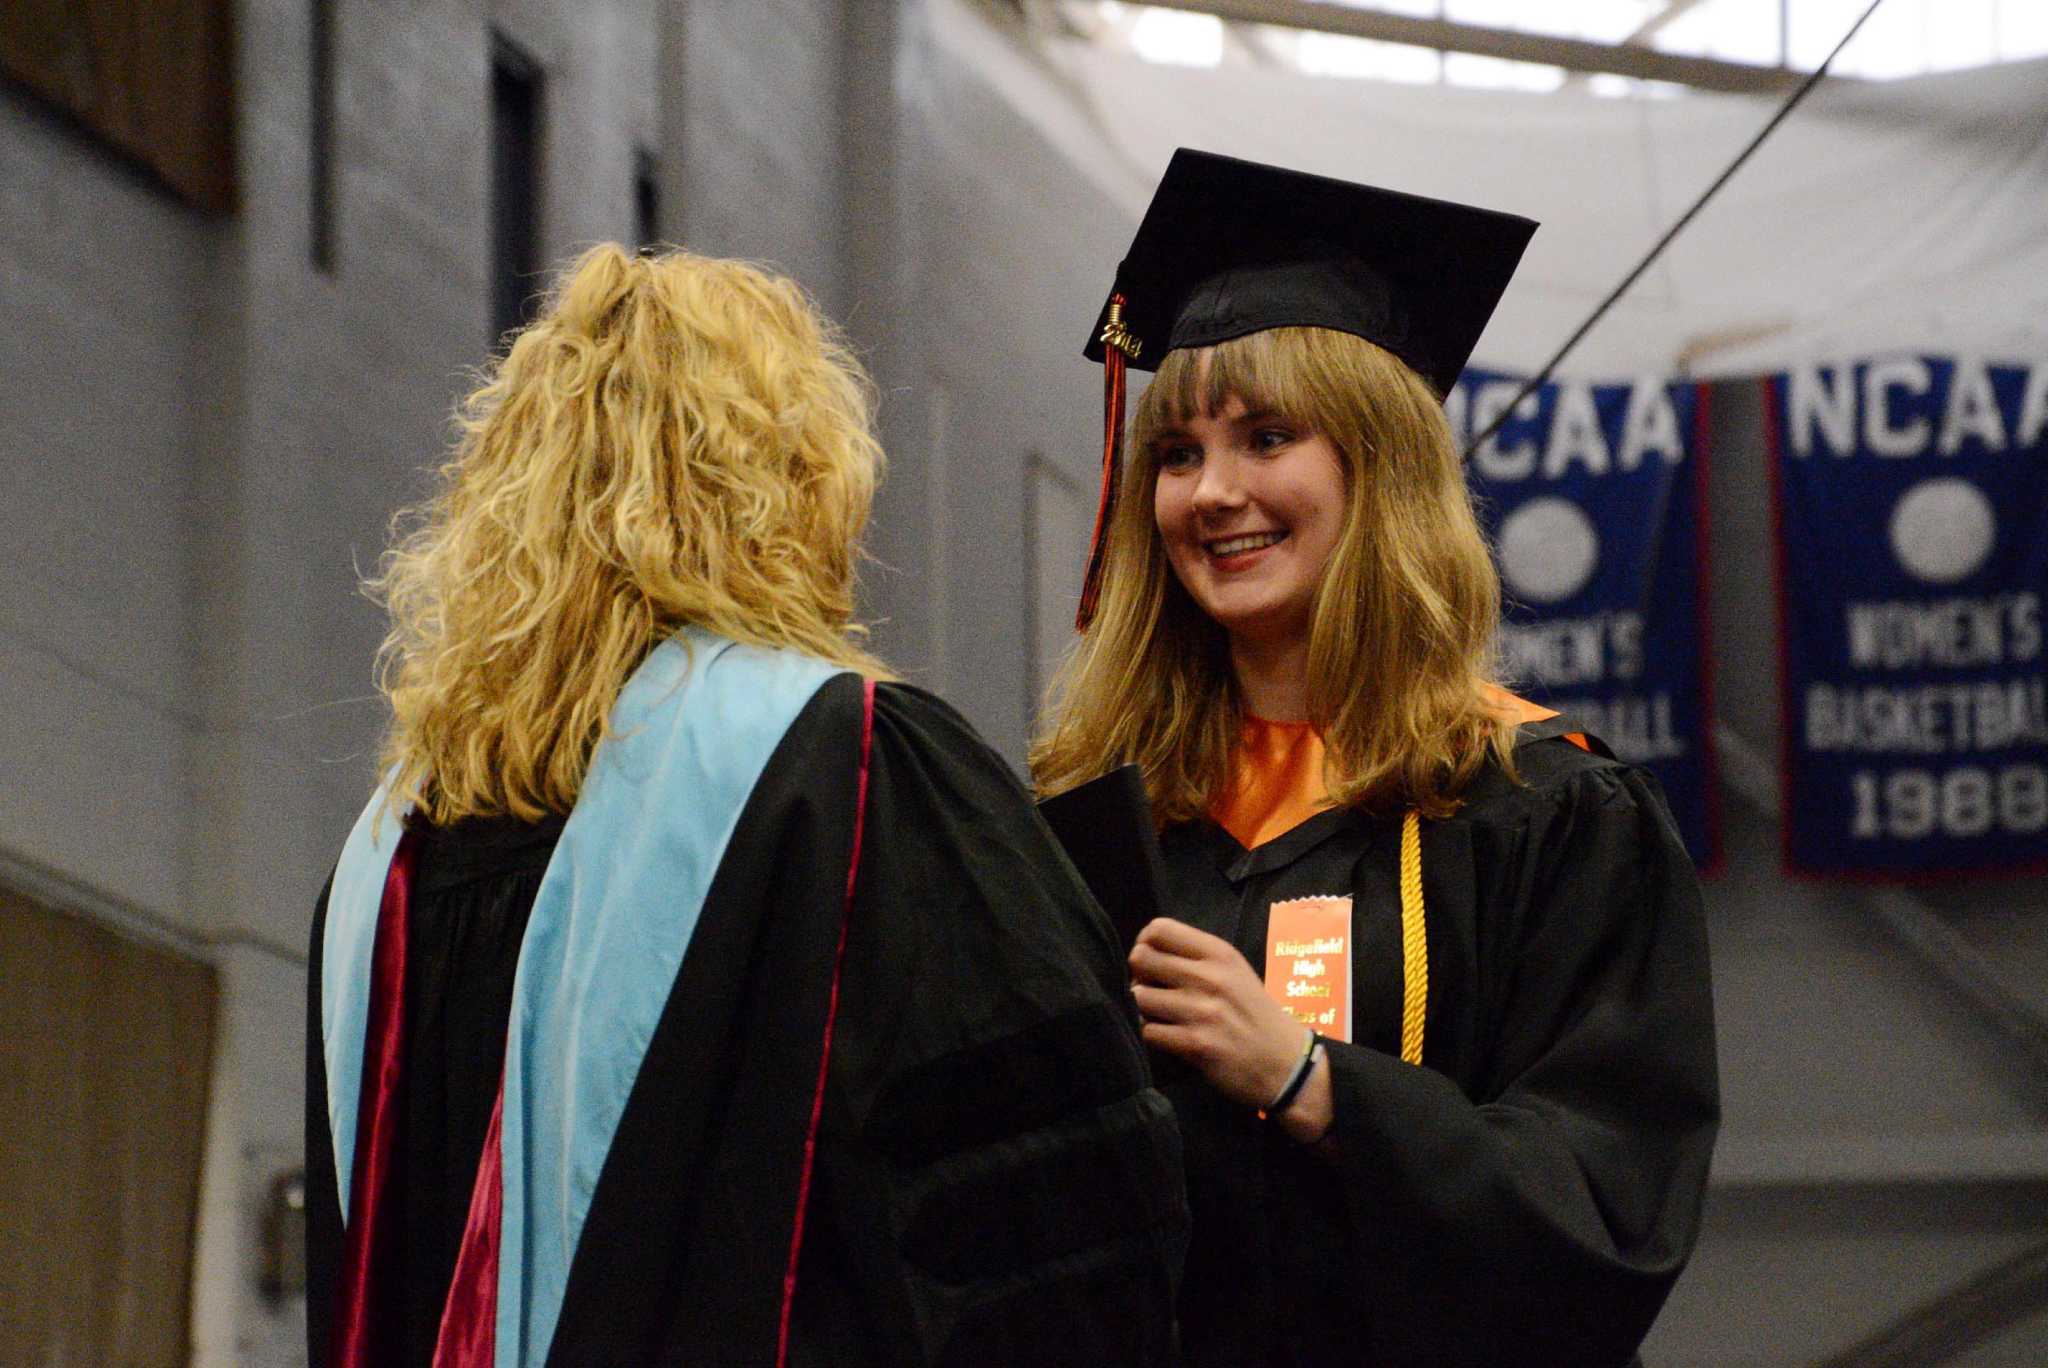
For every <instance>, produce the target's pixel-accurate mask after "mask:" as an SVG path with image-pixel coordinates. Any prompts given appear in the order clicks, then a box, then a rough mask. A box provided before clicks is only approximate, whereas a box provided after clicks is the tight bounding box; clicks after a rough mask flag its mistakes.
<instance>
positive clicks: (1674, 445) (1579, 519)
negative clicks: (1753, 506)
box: [1444, 370, 1720, 869]
mask: <svg viewBox="0 0 2048 1368" xmlns="http://www.w3.org/2000/svg"><path fill="white" fill-rule="evenodd" d="M1521 385H1522V382H1521V381H1519V380H1515V379H1511V378H1509V377H1506V376H1502V375H1494V374H1489V373H1487V372H1484V371H1473V370H1468V371H1466V372H1465V374H1464V375H1463V377H1461V378H1460V379H1459V381H1458V384H1457V386H1456V388H1454V389H1453V390H1452V391H1451V395H1450V397H1449V399H1447V400H1446V401H1445V405H1444V407H1445V411H1446V413H1447V414H1448V415H1449V416H1450V420H1451V429H1452V431H1453V432H1455V433H1456V434H1457V435H1458V438H1459V440H1460V442H1461V443H1462V444H1464V445H1466V446H1469V445H1470V444H1471V436H1472V434H1473V433H1475V432H1482V431H1484V430H1485V429H1486V428H1487V426H1488V425H1490V424H1491V423H1492V422H1493V421H1494V419H1495V418H1497V417H1498V416H1499V415H1500V414H1501V413H1502V412H1503V411H1504V410H1506V408H1507V407H1508V405H1510V404H1512V403H1513V402H1514V398H1515V395H1516V394H1517V393H1518V392H1519V391H1520V389H1521ZM1705 416H1706V402H1705V394H1704V391H1703V390H1701V389H1700V388H1699V387H1697V386H1693V385H1674V384H1664V383H1662V382H1660V381H1657V380H1647V379H1646V380H1637V381H1634V382H1632V383H1623V384H1612V385H1605V384H1585V383H1579V382H1570V381H1566V382H1556V383H1548V384H1545V385H1543V386H1541V387H1540V388H1539V389H1538V390H1537V391H1536V392H1535V393H1534V394H1532V395H1531V396H1530V397H1529V398H1528V399H1526V400H1524V401H1523V402H1522V404H1521V405H1519V406H1518V407H1517V408H1516V410H1515V412H1514V413H1513V414H1512V415H1510V416H1509V418H1508V420H1507V421H1506V422H1505V423H1504V424H1502V426H1501V429H1500V431H1499V432H1497V433H1495V434H1494V435H1493V436H1492V437H1490V438H1488V439H1487V440H1486V441H1485V442H1483V443H1481V444H1480V445H1479V447H1478V448H1477V449H1476V450H1475V451H1473V453H1472V458H1471V468H1470V472H1469V473H1470V477H1471V482H1472V487H1473V492H1474V494H1475V495H1477V498H1478V504H1479V514H1480V520H1481V522H1482V524H1484V525H1485V527H1486V530H1487V533H1488V535H1489V536H1490V538H1491V539H1492V541H1493V544H1494V546H1495V549H1496V552H1497V557H1498V561H1499V564H1500V572H1501V585H1502V588H1503V590H1504V591H1505V603H1504V604H1503V614H1502V622H1501V648H1502V655H1503V657H1504V658H1505V664H1506V669H1507V674H1508V678H1509V680H1510V682H1511V683H1512V684H1513V685H1514V687H1516V688H1517V689H1519V690H1520V691H1521V692H1522V693H1524V694H1526V695H1527V696H1528V697H1529V698H1531V699H1533V700H1535V701H1536V702H1539V703H1542V704H1544V705H1546V706H1548V707H1552V708H1556V709H1557V710H1558V711H1560V712H1562V713H1565V714H1567V715H1568V716H1570V717H1573V718H1575V719H1577V720H1579V721H1581V722H1583V723H1584V724H1585V725H1586V726H1587V727H1588V728H1589V729H1590V730H1591V731H1592V732H1593V733H1594V734H1595V735H1597V736H1599V737H1600V738H1601V739H1602V740H1603V741H1605V742H1606V743H1607V744H1608V745H1609V746H1610V747H1612V748H1613V750H1614V753H1615V754H1616V755H1617V756H1619V757H1620V758H1622V759H1623V760H1627V761H1629V762H1630V763H1632V764H1638V765H1641V766H1643V767H1644V768H1646V769H1648V770H1650V771H1651V772H1652V773H1654V774H1655V775H1656V776H1657V779H1658V781H1659V782H1660V783H1662V784H1663V786H1664V791H1665V794H1666V796H1667V797H1668V798H1669V800H1670V803H1671V811H1672V815H1673V816H1674V817H1676V818H1677V820H1678V827H1679V831H1680V832H1681V833H1682V834H1683V835H1684V837H1685V843H1686V848H1687V849H1688V850H1690V851H1691V852H1692V857H1693V861H1694V863H1696V864H1698V865H1699V866H1700V867H1701V868H1703V869H1712V868H1714V867H1716V866H1717V865H1718V863H1719V858H1720V848H1719V822H1718V817H1719V813H1718V810H1717V808H1716V803H1717V801H1718V792H1717V786H1716V784H1715V777H1714V752H1713V739H1712V733H1711V731H1710V728H1711V726H1712V712H1713V707H1712V700H1711V696H1710V685H1709V681H1708V670H1707V660H1708V656H1707V649H1708V647H1707V631H1706V623H1707V613H1706V604H1705V595H1706V585H1707V577H1706V567H1705V561H1704V557H1705V554H1706V526H1705V524H1706V499H1705V478H1706V451H1705V441H1704V436H1703V434H1704V431H1705Z"/></svg>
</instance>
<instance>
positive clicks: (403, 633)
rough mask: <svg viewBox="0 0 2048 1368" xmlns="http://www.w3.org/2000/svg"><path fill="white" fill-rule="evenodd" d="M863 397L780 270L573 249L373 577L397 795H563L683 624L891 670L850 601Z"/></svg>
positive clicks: (529, 802) (472, 399) (490, 804)
mask: <svg viewBox="0 0 2048 1368" xmlns="http://www.w3.org/2000/svg"><path fill="white" fill-rule="evenodd" d="M872 414H873V391H872V388H871V386H870V385H869V383H868V381H867V379H866V377H865V376H864V374H863V373H862V371H861V369H860V367H859V365H858V363H857V362H856V361H855V360H854V358H853V357H852V355H851V353H850V351H849V350H848V349H847V347H846V345H845V344H844V343H843V342H842V341H841V340H840V338H839V336H838V335H837V334H836V333H835V332H834V330H833V329H832V328H831V326H830V325H829V324H828V323H827V322H826V321H825V320H824V319H823V318H822V317H820V316H819V315H818V313H817V311H816V310H815V309H814V308H813V307H812V306H811V304H810V302H809V301H808V300H807V299H806V298H805V297H804V295H803V293H802V292H801V291H800V290H799V289H798V288H797V287H796V286H795V285H794V284H793V283H791V282H790V281H788V280H784V279H780V278H778V277H774V276H771V275H769V274H767V273H765V272H763V271H760V270H757V269H755V268H754V267H751V266H748V265H746V264H744V263H740V262H733V261H720V260H715V259H711V258H706V257H698V256H693V255H691V254H689V253H685V252H670V253H666V254H663V255H660V256H651V257H648V256H638V257H636V256H632V255H629V254H627V253H626V252H625V251H623V250H622V249H621V248H619V247H617V246H615V245H611V244H606V245H604V246H600V247H597V248H593V249H592V250H590V251H588V252H586V253H584V254H583V255H582V256H581V257H579V258H578V259H577V260H576V261H574V262H573V263H571V264H570V266H569V267H568V268H567V269H566V270H565V271H564V272H563V273H562V275H561V277H560V279H559V281H558V283H557V285H556V287H555V289H554V291H553V292H552V294H551V295H550V297H549V300H548V303H547V306H546V307H545V309H544V310H543V312H542V313H541V315H540V317H539V318H538V319H536V321H535V322H534V323H533V324H531V325H530V326H529V327H527V328H526V329H525V330H523V331H522V332H521V333H520V334H519V335H518V336H517V338H516V339H515V340H514V341H513V343H512V345H511V347H510V349H509V351H508V352H507V353H506V354H505V355H504V356H503V357H502V358H499V359H497V360H495V361H494V362H493V363H492V364H491V365H490V367H488V368H487V369H486V371H485V373H484V375H483V377H482V383H481V384H480V385H479V386H478V387H477V388H476V389H475V390H474V391H473V392H472V393H471V394H470V395H469V396H468V397H467V398H466V399H465V400H464V401H463V403H462V405H461V407H460V409H459V411H458V415H457V433H458V435H457V440H456V444H455V449H454V453H453V456H452V458H451V459H450V460H449V461H448V463H447V464H446V465H444V466H443V467H442V468H441V470H440V472H439V489H438V492H437V493H436V494H435V495H434V496H433V497H432V498H431V499H429V500H428V501H427V502H426V503H424V504H422V505H420V506H419V507H417V508H414V509H410V510H407V511H406V512H403V513H401V514H400V515H399V517H398V518H397V519H396V520H394V530H395V532H396V533H397V534H398V535H397V537H396V541H395V545H394V546H393V548H392V550H391V551H390V552H388V553H387V554H386V556H385V558H384V561H383V564H382V569H381V572H380V573H379V574H378V576H377V577H376V578H374V579H372V580H370V581H369V582H368V584H367V586H366V588H367V589H368V591H369V592H371V593H372V595H373V596H375V597H378V598H379V599H381V600H382V602H383V603H384V604H385V606H386V608H387V610H388V611H389V614H390V617H391V630H390V633H389V635H388V636H387V637H386V638H385V641H384V645H383V648H382V650H381V652H380V654H379V684H380V687H381V688H382V689H383V691H384V693H385V695H386V697H387V698H388V699H389V700H390V703H391V709H392V722H391V726H390V729H389V731H388V733H387V736H386V738H385V743H384V748H383V757H382V758H383V762H384V764H385V766H386V767H387V768H392V767H395V769H396V773H397V779H396V782H395V783H394V785H393V787H392V796H393V801H394V803H396V804H404V803H411V804H414V805H416V806H418V807H419V808H420V809H421V810H423V811H424V812H425V813H426V815H428V816H429V817H430V818H431V819H432V820H434V821H436V822H444V823H445V822H449V821H453V820H456V819H458V818H461V817H465V816H471V815H487V814H498V813H510V814H512V815H515V816H518V817H521V818H526V819H529V820H531V819H534V818H537V817H540V816H542V815H544V814H548V813H566V812H567V811H568V810H569V808H570V807H571V806H572V805H573V804H574V802H575V799H576V794H577V793H578V792H579V791H580V789H581V786H582V781H583V776H584V774H585V772H586V770H587V769H588V767H589V762H590V756H591V754H592V752H593V751H594V750H595V749H596V747H597V744H598V742H599V741H600V740H601V739H602V738H603V736H604V735H605V731H606V726H607V721H606V719H607V718H608V716H609V714H610V711H611V706H612V703H613V701H614V700H615V699H616V697H617V695H618V692H619V690H620V688H622V687H623V686H624V684H625V681H626V678H627V676H628V675H630V674H631V673H632V671H633V669H634V668H635V667H636V666H637V665H638V664H639V663H640V661H641V660H642V659H644V658H645V656H646V655H647V653H648V652H649V651H651V650H652V649H653V648H654V647H655V646H656V645H657V644H659V643H660V642H661V641H662V640H663V639H665V638H666V637H668V636H669V635H671V634H673V633H674V632H676V631H677V630H679V629H680V628H682V627H684V626H689V625H695V626H700V627H704V628H707V629H709V630H711V631H713V632H716V633H718V634H719V635H722V636H725V637H729V638H731V639H733V640H737V641H744V642H749V643H753V644H756V645H762V646H769V647H779V648H788V649H793V650H797V651H802V652H804V653H806V654H809V655H812V656H816V657H819V658H821V659H825V660H830V661H833V662H835V663H838V664H842V665H845V666H846V667H847V668H849V669H854V670H859V671H862V672H864V673H868V674H875V675H881V674H884V673H885V672H884V671H883V669H882V667H881V666H880V664H879V662H877V661H875V660H874V659H873V657H871V656H870V655H868V654H867V653H866V651H864V650H863V649H862V648H861V645H860V642H861V639H862V635H863V629H862V628H861V627H860V626H858V625H857V624H855V623H854V622H853V612H854V604H855V591H856V585H855V571H856V568H857V566H856V561H857V557H858V549H857V548H858V545H859V538H860V535H861V532H862V530H863V528H864V527H865V525H866V522H867V516H868V511H869V508H870V506H871V504H872V503H873V498H874V490H875V485H876V482H877V480H878V479H879V477H880V471H881V466H882V452H881V448H880V445H879V444H878V443H877V442H876V440H875V438H874V435H873V418H872Z"/></svg>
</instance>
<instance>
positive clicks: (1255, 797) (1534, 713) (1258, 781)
mask: <svg viewBox="0 0 2048 1368" xmlns="http://www.w3.org/2000/svg"><path fill="white" fill-rule="evenodd" d="M1486 701H1487V702H1488V703H1489V704H1491V705H1492V706H1493V708H1494V709H1495V710H1496V711H1497V712H1498V713H1499V714H1500V717H1501V720H1502V721H1503V722H1505V723H1507V724H1508V725H1509V726H1511V727H1519V726H1521V725H1522V724H1524V723H1526V722H1544V721H1548V720H1549V719H1550V718H1553V717H1556V716H1557V710H1556V709H1554V708H1546V707H1543V706H1541V705H1539V704H1536V703H1531V702H1530V701H1529V700H1528V699H1526V698H1519V697H1517V696H1515V695H1514V694H1511V693H1509V692H1508V691H1507V690H1506V689H1503V688H1500V687H1499V686H1498V685H1493V684H1489V685H1487V686H1486ZM1577 744H1579V745H1581V746H1583V745H1584V744H1585V743H1584V742H1583V741H1579V742H1578V743H1577ZM1325 755H1326V752H1325V750H1324V748H1323V736H1322V733H1321V732H1319V731H1317V730H1316V729H1315V725H1314V724H1313V723H1309V722H1272V721H1268V720H1267V719H1265V718H1263V717H1253V716H1251V715H1250V714H1249V713H1247V714H1246V715H1245V718H1244V725H1243V727H1242V728H1241V729H1240V730H1239V732H1238V738H1237V753H1236V754H1235V755H1234V756H1233V757H1231V765H1230V782H1229V784H1228V786H1227V787H1226V788H1225V790H1224V793H1223V796H1222V797H1220V798H1219V799H1217V801H1216V802H1214V803H1212V804H1211V805H1210V807H1209V818H1210V820H1211V821H1213V822H1215V823H1216V825H1217V826H1220V827H1222V828H1223V829H1224V830H1225V831H1227V832H1229V833H1230V835H1231V837H1232V839H1234V840H1235V841H1236V842H1237V843H1238V844H1239V845H1241V846H1243V847H1244V848H1245V849H1247V850H1250V849H1251V848H1252V847H1254V846H1259V845H1264V844H1265V843H1266V842H1267V841H1270V840H1272V839H1273V838H1275V837H1276V836H1284V835H1285V834H1287V833H1288V832H1290V831H1292V830H1294V828H1296V827H1298V826H1300V825H1301V824H1302V823H1303V822H1306V821H1307V820H1308V819H1309V818H1311V817H1313V816H1315V815H1316V814H1317V813H1318V812H1322V811H1323V810H1325V809H1326V808H1328V807H1329V806H1330V790H1329V787H1328V785H1327V784H1325V783H1324V777H1323V762H1324V758H1325Z"/></svg>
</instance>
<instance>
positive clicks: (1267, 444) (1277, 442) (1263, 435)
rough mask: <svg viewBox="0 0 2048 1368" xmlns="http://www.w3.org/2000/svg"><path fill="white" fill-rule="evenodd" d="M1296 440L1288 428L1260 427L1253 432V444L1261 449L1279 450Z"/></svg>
mask: <svg viewBox="0 0 2048 1368" xmlns="http://www.w3.org/2000/svg"><path fill="white" fill-rule="evenodd" d="M1293 440H1294V434H1293V433H1291V432H1289V431H1288V430H1287V429H1286V428H1260V429H1259V430H1258V431H1257V432H1255V433H1253V434H1252V445H1253V446H1254V447H1256V448H1257V449H1258V450H1260V451H1278V450H1279V449H1280V448H1281V447H1284V446H1286V445H1287V444H1288V443H1289V442H1291V441H1293Z"/></svg>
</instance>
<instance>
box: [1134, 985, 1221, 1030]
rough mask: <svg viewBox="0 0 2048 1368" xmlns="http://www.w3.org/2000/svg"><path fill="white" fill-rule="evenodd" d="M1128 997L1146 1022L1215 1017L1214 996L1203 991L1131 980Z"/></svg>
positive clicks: (1194, 1020) (1182, 1022)
mask: <svg viewBox="0 0 2048 1368" xmlns="http://www.w3.org/2000/svg"><path fill="white" fill-rule="evenodd" d="M1131 997H1132V998H1133V999H1135V1000H1136V1002H1137V1004H1138V1015H1140V1016H1142V1017H1144V1018H1145V1020H1147V1021H1159V1022H1167V1023H1171V1024H1176V1025H1187V1024H1189V1023H1193V1022H1203V1021H1213V1020H1215V1019H1216V1016H1217V1010H1216V999H1215V998H1214V997H1213V996H1211V995H1209V994H1206V993H1200V992H1187V991H1185V990H1182V989H1175V988H1161V987H1155V986H1153V985H1151V984H1146V983H1134V984H1132V985H1131Z"/></svg>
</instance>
